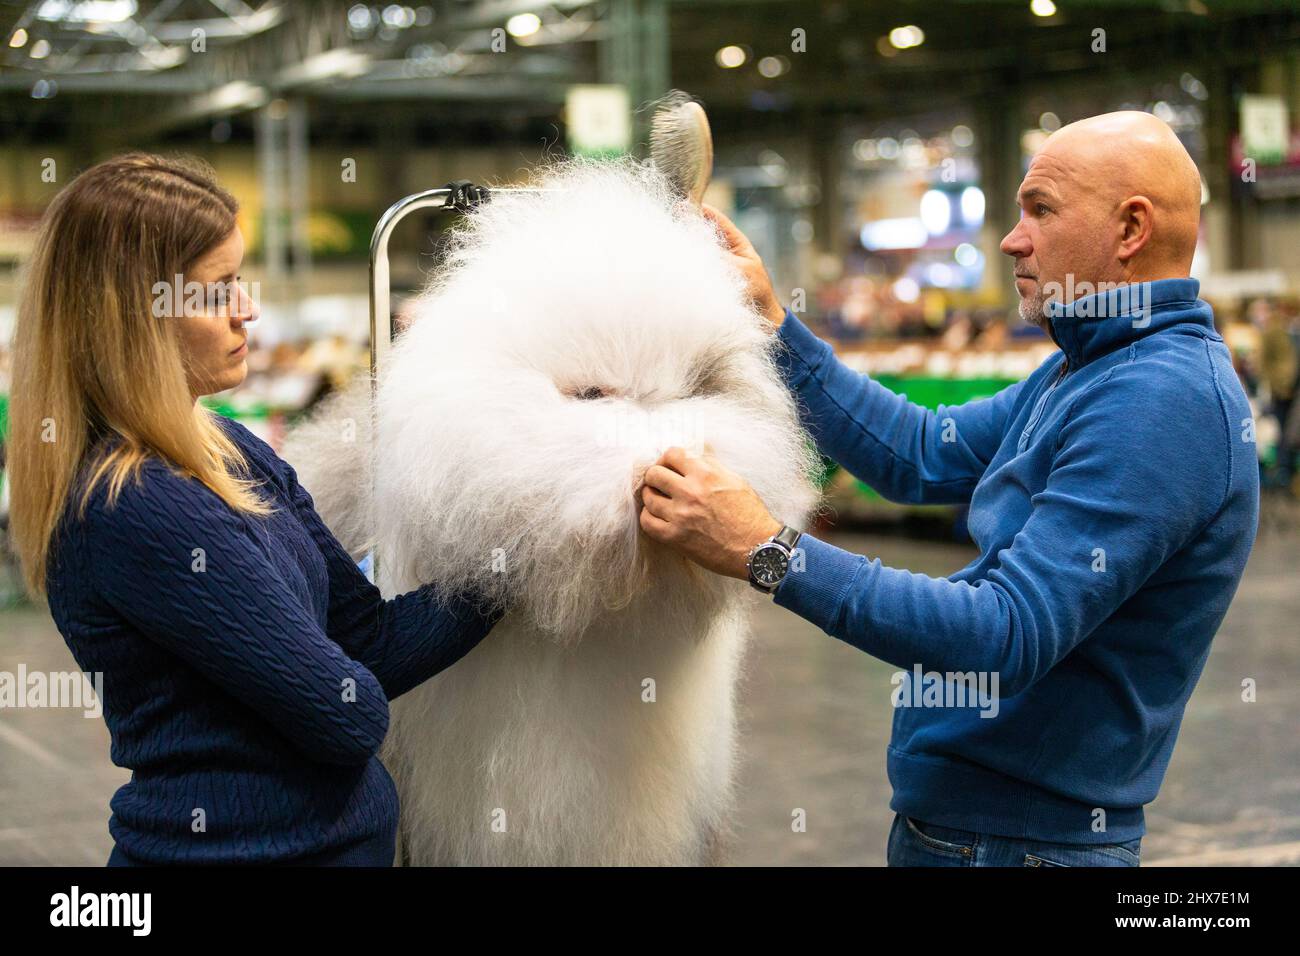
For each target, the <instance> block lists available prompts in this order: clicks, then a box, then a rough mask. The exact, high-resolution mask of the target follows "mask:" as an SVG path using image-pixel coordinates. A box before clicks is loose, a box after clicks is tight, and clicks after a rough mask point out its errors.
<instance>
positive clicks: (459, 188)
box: [444, 179, 491, 212]
mask: <svg viewBox="0 0 1300 956" xmlns="http://www.w3.org/2000/svg"><path fill="white" fill-rule="evenodd" d="M444 188H445V189H446V190H447V200H446V202H445V203H444V205H446V206H451V207H454V208H455V209H459V210H460V211H461V212H469V211H470V210H471V209H473V208H474V207H475V206H478V205H481V204H482V203H485V202H487V201H488V199H489V198H491V197H490V196H489V195H488V189H487V187H486V186H475V185H474V184H473V183H472V182H470V181H469V180H468V179H456V180H453V181H452V182H449V183H448V184H447V185H446V186H445V187H444Z"/></svg>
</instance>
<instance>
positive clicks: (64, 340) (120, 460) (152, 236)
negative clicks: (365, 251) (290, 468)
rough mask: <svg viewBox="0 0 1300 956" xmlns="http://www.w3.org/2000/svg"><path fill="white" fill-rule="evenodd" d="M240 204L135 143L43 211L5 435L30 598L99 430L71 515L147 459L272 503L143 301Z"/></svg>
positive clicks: (259, 509)
mask: <svg viewBox="0 0 1300 956" xmlns="http://www.w3.org/2000/svg"><path fill="white" fill-rule="evenodd" d="M238 208H239V207H238V203H237V202H236V201H235V199H234V197H233V196H231V195H230V194H229V193H228V192H226V191H225V190H224V189H222V188H221V187H220V186H218V185H217V183H216V181H215V178H214V176H213V172H212V170H211V168H210V167H209V166H207V165H206V164H204V163H202V162H201V161H198V160H194V159H188V158H169V157H161V156H154V155H150V154H147V153H139V152H133V153H127V154H125V155H122V156H118V157H116V158H114V159H110V160H107V161H105V162H102V163H99V164H98V165H95V166H92V167H90V168H89V169H87V170H85V171H84V172H82V173H81V174H80V175H78V176H77V177H76V178H75V179H74V180H73V181H72V182H71V183H70V184H69V185H68V186H67V187H65V188H64V189H63V190H62V191H61V192H60V193H59V194H58V195H57V196H55V198H54V200H53V201H52V202H51V203H50V205H49V207H48V208H47V209H46V211H45V215H44V217H43V218H42V222H41V226H40V230H39V233H38V235H37V239H36V245H35V249H34V252H33V254H32V257H31V259H30V261H29V262H28V263H27V266H26V267H25V270H24V271H25V276H24V279H23V283H22V293H21V296H20V298H19V303H18V316H17V327H16V329H15V333H14V363H13V385H12V390H11V394H10V414H9V438H8V446H9V450H8V459H9V478H10V482H11V484H10V526H11V531H12V537H13V543H14V547H15V549H16V551H17V553H18V557H19V559H20V560H21V561H22V565H23V577H24V580H25V582H26V584H27V588H28V590H29V592H30V593H31V594H32V595H33V596H39V595H42V594H44V593H45V581H46V573H47V567H48V563H49V560H50V548H51V542H52V540H53V538H54V535H55V533H56V531H57V530H58V527H59V522H60V520H61V519H62V517H63V515H64V512H65V509H66V508H67V507H68V504H69V502H68V498H69V496H70V495H71V494H72V493H73V490H74V484H75V483H76V481H77V478H78V474H79V472H80V470H81V468H82V466H83V464H84V463H86V460H87V456H88V454H89V453H90V452H92V450H93V449H94V448H95V446H96V439H97V438H98V437H101V436H104V435H116V436H120V438H121V441H120V442H118V443H116V446H115V447H111V448H109V449H107V450H106V451H105V452H104V453H102V454H98V455H97V456H96V457H95V458H94V459H93V460H91V461H90V466H91V467H90V468H89V479H88V480H87V481H86V482H85V484H84V486H83V488H82V492H81V497H80V501H79V502H78V507H79V510H80V513H81V514H84V513H85V509H86V505H87V502H88V500H89V498H90V495H91V492H92V491H93V490H94V489H95V487H96V486H97V485H98V484H99V483H100V482H107V486H108V503H109V505H110V506H111V505H112V504H113V502H114V501H115V500H116V498H117V495H118V494H119V493H120V492H121V489H122V487H123V485H124V484H125V483H126V482H127V480H128V479H134V478H138V475H139V469H140V466H141V465H142V464H143V463H144V461H145V460H146V459H147V458H149V457H151V456H155V457H158V458H161V459H162V460H164V461H166V462H168V463H170V464H171V465H172V466H174V467H176V468H177V469H179V470H180V472H181V473H182V474H187V475H191V476H193V477H194V478H197V479H198V480H199V481H201V482H202V483H203V484H204V485H206V486H207V487H208V488H210V489H211V490H212V491H213V492H214V493H216V494H217V495H218V496H220V497H221V499H222V500H223V501H224V502H225V503H226V504H228V505H229V506H230V507H231V508H233V509H235V510H238V511H242V512H246V513H253V514H265V513H267V512H269V510H270V508H269V506H268V505H267V504H266V503H265V502H264V501H263V500H262V499H261V498H260V497H259V496H258V495H257V493H256V491H255V490H254V488H255V483H254V482H253V481H252V480H251V479H249V478H248V477H246V476H247V463H246V462H245V461H244V458H243V456H242V455H241V454H240V451H239V449H238V447H237V446H236V445H235V444H234V443H233V442H232V441H231V440H230V439H229V438H228V437H227V436H226V435H225V433H224V432H223V431H222V430H221V427H220V425H219V424H218V422H217V420H216V417H215V413H213V412H210V411H209V410H208V409H206V408H204V407H203V406H202V405H201V404H198V403H196V402H195V401H194V398H193V396H192V395H191V394H190V390H189V386H188V384H187V378H186V372H185V354H184V352H183V350H182V347H181V343H180V339H179V336H178V334H177V329H176V320H175V319H173V318H170V317H163V318H159V317H156V316H155V314H154V309H153V300H154V286H155V284H156V283H158V282H168V283H170V282H172V280H173V277H174V276H176V275H181V274H184V272H185V270H186V269H188V268H189V267H190V266H192V265H193V264H194V262H195V261H196V260H197V259H199V258H200V257H201V256H202V255H203V254H204V253H206V252H207V251H208V250H210V249H211V248H212V247H213V246H215V245H217V244H218V243H220V242H221V241H222V240H224V239H226V238H227V237H228V236H229V235H230V234H231V232H232V231H233V230H234V229H235V224H236V220H235V215H236V212H237V211H238Z"/></svg>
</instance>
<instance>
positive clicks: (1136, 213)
mask: <svg viewBox="0 0 1300 956" xmlns="http://www.w3.org/2000/svg"><path fill="white" fill-rule="evenodd" d="M1153 213H1154V207H1153V206H1152V205H1151V200H1150V199H1147V197H1146V196H1133V197H1131V198H1129V199H1126V200H1124V202H1123V204H1122V205H1121V206H1120V208H1119V215H1120V234H1119V249H1118V250H1116V253H1117V255H1118V256H1119V260H1120V262H1127V261H1128V260H1130V259H1132V258H1133V257H1134V256H1135V255H1137V254H1138V253H1139V252H1141V251H1142V249H1143V248H1144V247H1145V246H1146V244H1147V242H1149V241H1150V239H1151V230H1152V228H1153V225H1154V216H1153Z"/></svg>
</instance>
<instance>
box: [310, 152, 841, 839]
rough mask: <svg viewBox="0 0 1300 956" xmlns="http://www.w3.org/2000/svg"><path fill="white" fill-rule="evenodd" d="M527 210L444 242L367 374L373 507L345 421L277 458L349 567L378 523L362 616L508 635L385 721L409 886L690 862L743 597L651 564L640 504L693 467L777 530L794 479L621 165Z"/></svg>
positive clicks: (786, 513)
mask: <svg viewBox="0 0 1300 956" xmlns="http://www.w3.org/2000/svg"><path fill="white" fill-rule="evenodd" d="M533 185H535V186H536V187H538V191H537V192H521V193H507V192H500V193H497V194H496V195H495V196H494V198H493V199H492V201H491V202H490V203H489V204H488V205H486V206H485V207H483V208H481V209H479V210H478V211H476V212H475V213H474V214H473V215H472V216H469V217H466V219H465V222H464V225H463V227H462V228H461V229H460V230H459V231H457V232H456V233H455V235H454V238H453V240H452V244H451V246H450V248H449V250H448V253H447V258H446V261H445V267H444V268H443V270H442V271H440V272H439V273H438V275H437V277H436V279H435V281H434V282H433V283H432V285H431V286H430V288H429V289H428V290H427V291H426V292H425V294H424V295H423V296H422V298H421V299H420V300H419V302H418V303H417V306H416V308H415V319H414V321H413V323H412V325H411V327H410V328H409V329H408V330H407V331H406V332H405V333H403V335H402V336H401V337H400V339H399V340H398V342H397V343H396V345H395V347H394V349H393V352H392V357H391V360H390V364H389V367H388V368H387V369H385V370H382V374H381V377H380V383H379V396H378V402H377V408H376V437H375V442H374V447H375V448H376V449H377V453H376V454H375V456H374V461H373V468H374V487H375V499H374V500H375V501H376V502H377V503H378V504H377V506H376V507H374V508H373V509H372V508H370V507H368V506H366V505H365V497H364V496H362V495H358V494H357V491H358V489H357V488H356V487H355V485H351V487H348V485H350V484H351V482H352V481H354V480H355V477H356V475H358V474H364V472H365V469H364V468H361V467H359V466H357V465H355V464H352V465H348V466H345V467H340V466H339V465H338V463H337V461H336V460H335V459H336V458H337V456H338V454H339V453H340V446H339V443H338V440H337V435H338V434H340V433H341V432H340V430H339V429H340V427H341V426H339V423H338V419H339V418H352V419H354V420H358V423H359V424H361V422H360V419H363V418H364V417H365V414H364V412H361V413H358V412H356V411H355V410H354V411H353V412H351V413H349V412H347V410H346V407H345V406H346V400H345V402H343V403H341V404H336V406H335V407H334V408H333V409H332V410H331V411H329V412H327V415H326V419H327V421H326V422H321V421H318V423H317V424H316V425H315V426H313V427H314V428H315V429H316V431H315V432H314V433H313V432H311V431H310V430H309V431H307V432H304V433H303V436H304V437H305V439H310V440H304V439H302V438H300V439H295V442H293V443H291V445H292V446H296V447H291V449H290V451H289V455H291V456H292V458H293V459H296V460H297V463H300V464H301V467H300V471H301V472H302V473H303V484H304V486H305V487H307V488H308V489H309V490H310V491H311V492H312V493H313V494H314V495H315V496H316V498H317V502H318V506H319V507H320V509H321V513H322V515H323V516H324V517H325V519H326V520H327V521H328V522H331V526H332V527H337V528H339V529H340V530H342V531H344V532H345V533H346V534H347V535H348V536H349V538H350V540H345V544H346V545H348V546H349V547H350V548H352V549H353V550H354V551H356V550H359V549H360V547H361V546H362V545H363V543H364V542H363V541H362V539H361V537H360V534H361V532H360V529H361V528H362V527H363V526H365V525H366V524H367V523H369V522H372V523H373V528H374V535H373V542H374V544H375V545H376V546H377V548H378V553H379V555H380V585H381V588H382V589H383V591H384V592H385V594H389V595H391V594H398V593H402V592H404V591H407V590H410V589H412V588H414V587H416V586H418V585H419V584H421V583H423V582H437V583H438V584H440V585H442V586H443V587H444V588H447V589H453V590H468V591H472V592H475V593H477V594H479V595H481V596H482V598H483V600H484V601H485V602H486V603H497V604H500V605H503V606H505V607H507V608H508V609H509V611H508V613H507V615H506V616H505V618H504V619H503V620H502V621H501V623H500V624H498V626H497V627H496V629H495V630H494V631H493V633H492V634H490V635H489V636H488V637H487V638H486V639H485V640H484V642H483V643H482V644H481V645H480V646H479V647H478V648H476V649H475V650H474V651H473V652H471V653H470V654H469V655H468V656H467V657H466V658H465V659H464V660H462V661H461V662H460V663H458V664H457V665H456V666H454V667H452V668H451V669H449V670H448V671H446V672H445V673H443V674H441V675H439V676H437V677H435V678H434V679H433V680H430V681H428V682H427V683H426V684H424V685H423V686H421V687H419V688H417V689H416V690H414V691H412V692H411V693H409V694H407V695H406V696H405V697H403V698H401V699H400V700H398V701H396V702H395V703H394V707H393V723H392V729H391V731H390V734H389V738H388V741H387V743H386V752H385V760H386V763H387V764H388V766H389V768H390V770H391V771H392V773H393V775H394V778H395V780H396V781H397V784H398V788H399V792H400V794H401V800H402V815H403V820H402V834H403V839H404V840H405V845H406V850H407V852H408V853H409V856H410V859H411V860H412V862H414V863H418V864H426V863H427V864H443V863H465V864H497V863H500V864H519V863H523V864H533V863H535V864H687V863H700V862H707V861H710V860H712V859H715V858H716V856H717V851H718V848H719V846H720V844H721V842H722V837H723V835H724V834H725V832H726V830H727V826H726V824H727V817H728V813H729V809H730V789H731V780H732V775H733V765H734V754H735V716H734V710H733V696H734V688H735V683H736V680H737V675H738V665H739V661H740V658H741V653H742V649H743V644H744V636H745V629H746V628H745V603H746V601H748V600H749V597H750V595H752V593H753V592H752V591H750V590H749V589H748V587H747V585H745V584H744V583H743V582H739V581H735V580H731V579H724V578H721V577H717V576H714V575H711V574H709V573H707V572H704V571H702V570H701V569H699V568H698V567H696V566H695V565H693V564H690V563H688V562H686V561H684V560H683V559H681V558H680V557H678V556H676V555H675V554H673V553H671V552H669V551H667V550H665V549H663V548H662V547H660V546H658V545H656V544H655V543H654V542H651V541H650V540H649V539H648V538H646V537H645V535H644V534H642V533H641V531H640V529H639V526H638V521H637V502H636V492H637V489H638V487H639V484H640V479H641V475H642V474H643V473H644V471H645V469H646V468H647V467H648V466H649V465H650V464H652V463H653V462H654V461H655V459H656V458H657V457H658V456H659V454H660V453H661V452H662V451H663V450H664V449H665V448H667V447H669V446H671V445H681V446H684V447H687V448H693V449H696V450H699V449H701V448H703V447H705V446H706V445H707V446H711V448H712V450H713V452H714V453H715V454H716V455H717V456H718V458H719V459H720V460H721V461H722V462H723V463H724V464H725V465H727V466H728V467H730V468H732V469H733V470H735V471H737V472H738V473H740V474H741V475H743V476H744V477H745V478H746V479H747V480H749V481H750V483H751V484H752V485H753V486H754V488H755V489H756V490H757V492H758V493H759V495H760V496H761V497H762V498H763V500H764V502H765V503H766V504H767V505H768V507H769V508H770V510H771V511H772V512H773V514H774V515H775V516H776V517H777V518H778V519H781V520H784V521H785V522H787V523H789V524H792V525H795V526H799V525H800V524H801V523H802V522H804V521H805V520H806V519H807V517H808V515H809V511H810V509H811V507H812V506H813V504H814V502H815V499H816V494H815V491H814V488H813V485H812V483H811V481H810V476H811V475H812V474H813V472H814V469H815V467H816V461H815V458H814V457H813V455H812V452H811V450H810V447H809V445H808V443H807V442H806V440H805V436H804V434H803V433H802V431H801V430H800V428H799V425H798V420H797V416H796V414H795V409H794V406H793V403H792V400H791V398H790V395H789V393H788V392H787V391H786V389H785V388H784V387H783V386H782V383H781V382H780V380H779V378H778V375H777V373H776V371H775V368H774V367H773V364H772V361H771V355H770V349H771V348H773V347H774V340H773V339H772V338H770V337H769V336H767V335H765V334H764V332H763V330H762V327H761V321H762V320H761V319H760V318H759V317H758V316H757V315H756V314H755V313H754V311H753V310H752V309H751V308H750V306H749V305H748V304H747V302H746V299H745V290H744V285H743V281H742V280H741V278H740V276H739V275H738V274H737V273H736V271H735V270H734V269H733V268H732V266H731V265H730V263H729V261H728V259H727V255H726V253H725V250H724V249H723V247H722V245H721V242H720V239H719V237H718V235H717V233H716V232H715V230H714V228H713V226H712V225H711V224H710V223H709V222H708V221H707V220H706V219H704V218H703V217H702V216H701V215H700V214H699V212H698V211H696V210H694V209H693V208H691V207H688V206H686V205H684V204H680V203H677V202H675V201H674V200H673V197H672V194H671V192H670V190H669V188H668V186H667V185H666V183H665V182H664V181H663V179H662V178H660V177H659V176H657V175H656V174H654V173H652V172H650V171H648V170H646V169H644V168H642V167H640V166H638V165H635V164H633V163H630V162H628V163H614V164H611V163H601V164H595V163H581V162H575V163H569V164H566V165H563V166H560V167H556V168H551V169H549V170H546V171H544V172H543V173H541V174H539V176H538V177H537V178H536V181H535V182H534V183H533ZM358 394H359V393H358ZM342 427H346V426H342ZM313 435H314V437H313ZM326 436H328V438H327V437H326ZM356 444H357V445H358V446H360V445H362V444H364V442H359V443H356ZM331 445H332V447H331ZM358 514H361V515H362V517H358Z"/></svg>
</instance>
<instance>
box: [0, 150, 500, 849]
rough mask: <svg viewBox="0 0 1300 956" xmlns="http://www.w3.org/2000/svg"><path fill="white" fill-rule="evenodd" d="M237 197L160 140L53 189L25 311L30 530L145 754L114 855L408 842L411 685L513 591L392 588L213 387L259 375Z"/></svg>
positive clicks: (136, 754)
mask: <svg viewBox="0 0 1300 956" xmlns="http://www.w3.org/2000/svg"><path fill="white" fill-rule="evenodd" d="M236 210H237V205H236V202H235V200H234V199H233V198H232V197H231V196H230V195H229V194H228V193H227V192H225V191H224V190H223V189H221V188H220V187H219V186H218V185H217V184H216V183H215V181H214V180H213V178H212V175H211V172H210V170H208V169H207V168H206V167H204V166H202V165H200V164H197V163H195V162H193V161H180V160H172V159H163V158H160V157H155V156H150V155H145V154H140V153H133V154H129V155H126V156H121V157H119V158H116V159H112V160H109V161H107V162H104V163H101V164H99V165H97V166H94V167H92V168H90V169H88V170H86V171H85V172H83V173H82V174H81V175H80V176H78V177H77V179H76V180H75V181H73V182H72V183H71V184H70V185H68V186H67V187H66V188H65V189H64V190H63V191H62V192H61V193H60V194H59V195H58V196H57V197H55V199H54V201H53V202H52V203H51V204H50V207H49V209H48V210H47V212H46V214H45V218H44V222H43V224H42V227H41V230H40V235H39V237H38V239H37V243H36V248H35V252H34V255H33V257H32V259H31V262H30V263H29V266H28V275H27V277H26V280H25V283H24V288H23V292H22V298H21V301H20V304H19V309H18V325H17V331H16V335H15V353H16V354H15V368H14V381H13V391H12V396H11V417H10V423H11V424H10V427H11V435H10V449H9V454H10V467H11V472H10V474H11V478H12V484H13V487H12V519H13V534H14V538H15V543H16V546H17V549H18V552H19V555H20V557H21V560H22V562H23V568H24V575H25V578H26V581H27V585H28V588H29V589H30V590H31V591H32V592H33V593H34V594H39V593H41V592H44V593H46V594H47V596H48V600H49V605H50V611H51V613H52V615H53V617H54V620H55V623H56V624H57V625H58V627H59V630H60V632H61V633H62V634H63V636H64V639H65V640H66V641H67V643H68V646H69V648H70V649H71V650H72V653H73V656H74V657H75V658H76V660H77V663H78V664H79V665H80V667H81V668H82V669H83V670H85V671H87V672H102V674H103V680H104V684H103V687H104V701H103V704H104V719H105V721H106V722H107V724H108V727H109V731H110V733H111V735H112V741H113V749H112V755H113V760H114V762H115V763H117V764H119V765H121V766H124V767H129V768H130V769H131V770H132V777H131V781H130V783H128V784H126V785H125V786H123V787H122V788H121V789H120V790H118V792H117V794H116V795H115V796H114V797H113V800H112V811H113V816H112V818H111V819H110V821H109V830H110V832H111V833H112V835H113V838H114V840H115V842H116V846H115V848H114V850H113V853H112V856H111V857H110V859H109V864H110V865H132V864H137V863H144V864H162V863H301V864H324V865H342V864H351V865H382V866H387V865H390V864H391V863H392V860H393V852H394V841H395V835H396V828H397V809H398V808H397V795H396V790H395V788H394V786H393V782H392V780H391V778H390V777H389V776H388V773H387V772H386V771H385V769H384V767H383V766H382V765H381V764H380V762H379V760H378V758H377V757H376V752H377V751H378V749H379V746H380V744H381V743H382V741H383V739H384V733H385V731H386V730H387V727H388V701H389V700H391V699H392V698H394V697H396V696H398V695H399V694H402V693H405V692H406V691H408V690H410V689H411V688H412V687H414V686H416V685H417V684H419V683H421V682H422V681H424V680H426V679H427V678H429V677H431V676H432V675H434V674H436V673H437V672H439V671H440V670H442V669H444V668H446V667H449V666H450V665H451V664H453V663H455V662H456V661H457V660H458V659H459V658H460V657H462V656H463V655H464V654H466V653H467V652H468V651H470V650H471V649H472V648H473V647H474V646H475V645H476V644H477V643H478V642H479V641H480V640H481V639H482V638H483V637H484V635H486V633H487V632H488V630H490V629H491V627H492V625H493V624H494V623H495V621H496V618H497V617H498V616H499V614H497V613H489V614H484V613H481V612H480V611H479V610H478V609H477V608H476V606H475V604H474V603H473V602H472V601H471V600H470V599H469V598H468V597H467V596H463V595H439V594H436V593H434V592H433V590H432V589H431V588H427V587H426V588H422V589H420V590H417V591H413V592H411V593H409V594H405V595H402V596H401V597H398V598H395V599H393V600H390V601H384V600H383V599H382V598H381V597H380V594H379V591H378V590H377V589H376V588H375V587H374V586H373V585H372V584H370V582H369V581H367V580H366V578H365V577H364V576H363V575H362V574H361V573H360V572H359V571H358V570H357V568H356V566H355V564H354V563H353V562H352V561H351V559H350V558H349V557H348V555H347V553H346V552H345V551H344V550H343V548H342V547H341V546H340V544H339V543H338V542H337V541H336V540H335V539H334V537H333V536H332V535H331V534H330V532H329V531H328V530H327V529H326V528H325V526H324V524H323V523H322V522H321V520H320V518H319V516H318V515H317V514H316V512H315V509H314V508H313V506H312V499H311V496H310V495H308V494H307V492H306V490H305V489H303V488H301V487H299V485H298V483H297V479H296V476H295V475H294V471H293V469H292V468H290V467H289V465H287V464H286V463H285V462H283V461H281V460H280V459H279V458H278V457H277V456H276V455H275V453H274V452H273V451H272V450H271V448H270V447H269V446H267V445H266V444H265V443H264V442H262V441H260V440H259V439H257V438H255V437H254V436H253V435H252V434H250V433H249V432H248V431H247V430H246V429H244V428H243V427H242V426H241V425H239V424H237V423H235V422H233V421H229V420H227V419H224V418H221V417H220V416H217V415H214V414H213V413H211V412H209V411H208V410H207V409H205V408H204V406H203V405H202V404H200V403H199V402H198V398H199V397H200V396H203V395H208V394H212V393H214V392H220V391H224V390H226V389H229V388H233V387H234V386H236V385H238V384H240V383H241V382H242V381H243V379H244V376H245V374H246V373H247V367H246V365H245V356H246V354H247V342H246V339H247V332H246V330H245V328H244V326H245V323H247V322H251V321H254V320H255V319H256V317H257V307H256V306H255V305H254V304H253V303H252V302H251V301H250V299H249V298H248V296H247V295H246V294H245V293H244V291H243V289H242V288H240V287H239V284H238V271H239V265H240V261H241V259H242V258H243V252H244V242H243V237H242V236H241V234H240V232H239V229H238V228H237V227H236V223H235V214H236ZM194 283H198V284H199V285H198V286H195V285H193V284H194ZM195 289H199V290H201V291H202V293H203V297H202V298H200V297H199V296H195V295H193V292H194V290H195ZM227 292H229V293H230V294H229V295H228V296H227V295H225V293H227ZM433 730H434V729H433V728H431V732H433Z"/></svg>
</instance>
